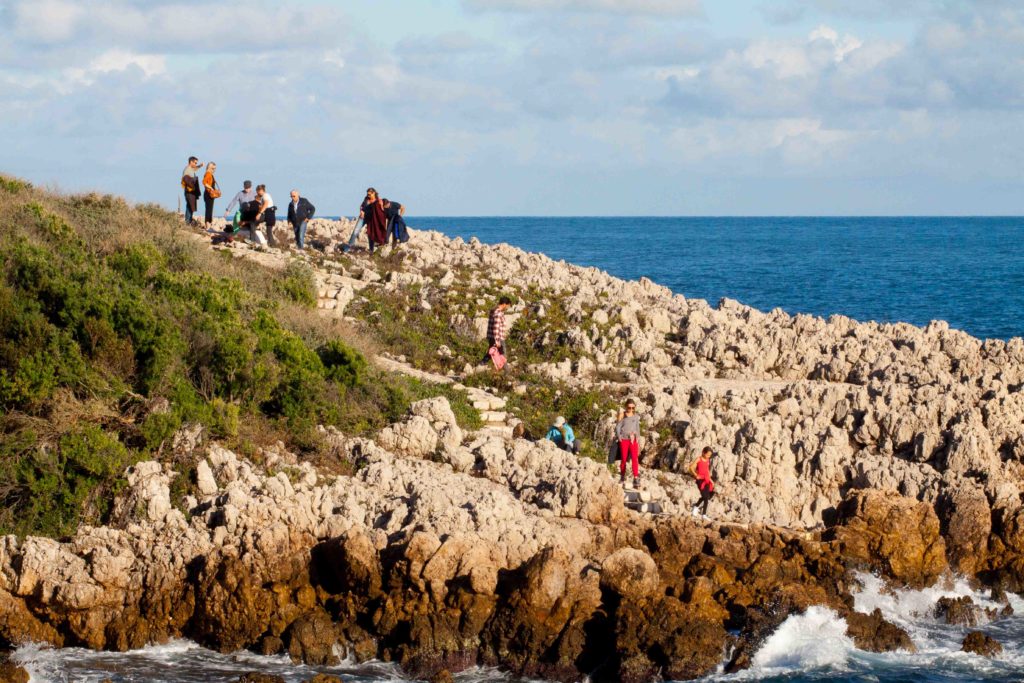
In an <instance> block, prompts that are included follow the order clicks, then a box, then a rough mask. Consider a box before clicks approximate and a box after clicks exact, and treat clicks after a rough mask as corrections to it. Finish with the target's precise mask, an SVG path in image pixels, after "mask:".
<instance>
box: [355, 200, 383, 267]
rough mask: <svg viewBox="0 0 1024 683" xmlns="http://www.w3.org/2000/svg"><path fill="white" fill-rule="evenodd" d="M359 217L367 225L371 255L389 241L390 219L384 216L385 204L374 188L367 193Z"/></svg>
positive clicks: (367, 237)
mask: <svg viewBox="0 0 1024 683" xmlns="http://www.w3.org/2000/svg"><path fill="white" fill-rule="evenodd" d="M359 217H360V218H362V219H363V223H365V224H366V239H367V240H369V242H370V253H371V254H372V253H373V250H374V248H375V247H376V246H378V245H381V246H383V245H384V244H385V243H386V242H387V241H388V219H387V217H386V216H385V215H384V203H383V202H382V201H381V199H380V195H378V194H377V190H375V189H373V188H372V187H371V188H370V189H368V190H367V191H366V199H364V200H363V205H362V206H360V207H359Z"/></svg>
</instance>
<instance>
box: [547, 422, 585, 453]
mask: <svg viewBox="0 0 1024 683" xmlns="http://www.w3.org/2000/svg"><path fill="white" fill-rule="evenodd" d="M545 438H547V440H548V441H554V442H555V445H556V446H558V447H559V448H561V449H562V450H563V451H569V452H570V453H572V454H573V455H579V453H580V442H579V441H577V440H576V435H575V434H573V433H572V427H570V426H569V425H568V424H567V423H566V421H565V418H564V417H562V416H561V415H559V416H558V417H556V418H555V422H554V424H552V425H551V429H549V430H548V435H547V437H545Z"/></svg>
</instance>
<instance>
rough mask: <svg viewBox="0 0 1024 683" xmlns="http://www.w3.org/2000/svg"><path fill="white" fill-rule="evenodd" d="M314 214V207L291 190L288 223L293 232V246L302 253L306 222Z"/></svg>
mask: <svg viewBox="0 0 1024 683" xmlns="http://www.w3.org/2000/svg"><path fill="white" fill-rule="evenodd" d="M314 213H316V207H315V206H313V205H312V204H310V203H309V200H308V199H306V198H305V197H301V196H299V191H298V190H292V201H291V202H289V204H288V223H289V224H290V225H291V226H292V230H294V231H295V246H296V247H297V248H298V249H299V251H302V250H303V249H305V248H306V222H307V221H308V220H309V219H310V218H312V217H313V214H314Z"/></svg>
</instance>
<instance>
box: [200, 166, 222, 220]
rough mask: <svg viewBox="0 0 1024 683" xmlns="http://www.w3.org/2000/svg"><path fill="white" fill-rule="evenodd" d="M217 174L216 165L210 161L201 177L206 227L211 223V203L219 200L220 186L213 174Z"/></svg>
mask: <svg viewBox="0 0 1024 683" xmlns="http://www.w3.org/2000/svg"><path fill="white" fill-rule="evenodd" d="M216 172H217V164H215V163H213V162H212V161H211V162H209V163H208V164H206V175H204V176H203V204H205V205H206V227H210V225H211V224H212V223H213V203H214V202H215V201H217V199H218V198H220V194H221V193H220V185H218V184H217V179H216V178H215V177H214V173H216Z"/></svg>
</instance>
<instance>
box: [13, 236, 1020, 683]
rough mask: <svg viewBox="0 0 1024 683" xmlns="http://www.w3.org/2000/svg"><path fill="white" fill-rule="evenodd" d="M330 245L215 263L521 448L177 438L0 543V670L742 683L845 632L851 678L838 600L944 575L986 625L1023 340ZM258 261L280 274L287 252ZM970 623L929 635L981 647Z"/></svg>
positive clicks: (1011, 498) (430, 408)
mask: <svg viewBox="0 0 1024 683" xmlns="http://www.w3.org/2000/svg"><path fill="white" fill-rule="evenodd" d="M348 227H349V226H348V224H346V223H344V222H331V221H324V220H315V221H313V224H312V226H311V228H310V231H309V235H308V237H307V240H308V241H309V242H310V243H313V244H315V245H316V246H318V247H319V248H320V249H322V253H320V254H314V255H312V256H306V257H301V258H300V257H297V256H296V255H295V254H294V253H293V252H290V251H288V250H287V249H276V248H275V249H264V248H254V247H251V246H249V245H245V244H232V245H225V246H223V247H221V248H219V249H220V253H221V255H222V256H223V258H226V259H230V260H232V261H244V262H246V263H251V264H252V265H253V267H255V268H259V269H265V270H266V272H268V273H275V272H276V273H281V272H289V271H290V270H294V269H295V268H296V267H297V266H296V264H297V263H298V264H299V266H300V267H303V268H308V270H309V274H310V277H311V278H312V279H313V284H314V291H315V301H313V302H310V308H309V309H308V315H310V316H317V317H319V318H327V319H333V320H335V321H337V322H338V324H339V325H342V326H343V328H342V329H344V330H346V331H347V333H348V334H351V335H352V336H353V337H356V336H358V337H360V338H362V339H364V340H371V341H372V343H373V344H375V345H376V346H375V349H376V351H377V352H379V353H380V354H381V355H383V354H387V356H388V359H389V360H386V361H382V362H385V363H390V364H392V365H394V366H401V367H402V368H404V369H405V371H406V372H409V373H420V375H421V376H422V377H424V378H426V380H427V381H428V382H429V381H432V380H431V378H433V380H434V381H436V382H437V383H438V384H437V386H439V387H440V386H447V385H444V384H443V382H446V381H447V382H451V383H452V384H455V383H458V385H459V386H462V387H466V388H467V389H468V390H486V391H488V392H490V393H491V394H493V395H500V396H502V397H504V398H507V399H508V401H509V404H510V408H511V409H510V411H509V415H508V416H507V421H508V424H509V426H510V427H511V426H512V425H513V424H520V425H522V426H521V427H520V428H519V429H518V430H516V431H515V433H524V434H525V436H526V437H530V436H533V437H534V438H533V439H531V438H521V437H517V436H514V435H513V430H512V429H509V430H507V431H504V430H495V429H487V428H482V427H481V425H480V424H475V425H471V426H468V425H466V424H465V420H463V424H461V425H460V419H459V416H458V415H457V414H456V410H455V409H454V408H455V407H456V406H454V405H453V403H452V400H454V399H451V397H450V395H449V396H443V395H441V393H440V392H438V395H436V396H430V397H426V398H422V399H420V400H417V401H414V402H412V403H411V404H410V405H409V407H408V409H407V411H405V413H404V414H403V415H401V416H399V417H398V418H397V419H396V420H395V421H393V422H391V423H389V424H387V425H384V426H383V427H382V428H380V429H375V430H373V431H372V432H370V433H364V434H359V435H356V434H349V433H346V432H345V431H343V430H340V429H338V428H337V427H335V426H331V425H318V426H317V427H316V433H317V434H318V435H319V437H318V438H319V439H320V443H321V444H322V450H323V451H324V452H326V453H329V454H330V458H329V462H327V463H325V462H324V461H322V460H321V461H317V462H314V461H313V460H312V459H310V458H307V457H304V455H303V453H301V452H296V450H294V449H289V448H287V447H285V445H284V444H283V443H282V444H277V445H275V444H264V445H261V446H258V447H256V448H254V449H252V450H251V452H249V453H246V454H242V453H240V452H238V451H237V450H232V449H231V448H228V447H226V446H225V443H224V440H223V439H220V438H217V437H216V436H215V435H211V434H210V433H209V431H208V430H206V429H203V428H201V427H199V426H196V425H186V426H183V427H182V428H181V429H179V430H178V431H177V432H176V433H175V434H174V436H173V439H169V440H168V442H167V444H166V445H165V446H163V447H161V449H159V450H158V451H157V452H155V453H154V455H155V457H153V458H151V459H145V460H142V461H140V462H135V463H133V464H132V465H131V467H130V468H129V469H128V470H127V472H126V474H125V476H124V483H123V486H121V487H120V488H119V490H118V492H117V494H116V499H115V501H114V503H113V505H112V506H111V509H110V510H109V513H108V514H107V515H106V516H105V518H104V519H103V521H104V524H103V525H102V526H90V525H82V526H80V527H79V528H77V530H76V531H75V532H74V533H73V534H72V535H70V536H68V537H65V538H59V539H57V538H46V537H41V536H31V535H30V536H25V537H19V536H15V535H9V536H6V537H4V538H3V539H2V543H0V603H2V605H3V608H2V613H0V639H2V640H3V641H5V642H7V643H19V642H23V641H25V640H32V641H36V642H44V643H51V644H53V645H55V646H70V645H82V646H86V647H90V648H96V649H114V650H125V649H130V648H137V647H141V646H143V645H145V644H147V643H152V642H162V641H165V640H167V639H169V638H174V637H186V638H190V639H193V640H195V641H197V642H199V643H201V644H203V645H206V646H209V647H213V648H216V649H220V650H224V651H232V650H237V649H242V648H248V649H253V650H255V651H258V652H263V653H267V654H272V653H282V652H283V653H287V654H289V655H290V656H291V657H292V658H293V659H294V660H296V661H303V662H307V663H310V664H314V665H315V664H328V663H334V662H337V661H339V659H341V658H344V657H352V658H355V659H357V660H363V659H370V658H379V659H383V660H386V661H395V662H398V663H399V664H401V666H402V667H403V668H404V669H405V670H406V671H407V672H408V673H409V674H410V675H412V676H415V677H418V678H430V677H433V676H438V675H441V674H442V672H444V671H446V670H447V671H459V670H462V669H465V668H468V667H472V666H476V665H480V664H483V665H493V666H500V667H502V668H504V669H506V670H509V671H511V672H513V673H516V674H519V675H523V676H529V677H537V678H544V679H550V680H565V681H570V680H580V679H581V678H583V677H584V676H590V678H591V680H624V681H647V680H653V679H656V678H658V677H663V678H666V679H688V678H695V677H699V676H702V675H706V674H708V673H711V672H714V671H715V670H716V669H717V668H718V667H719V666H722V665H724V666H725V667H726V669H727V670H735V669H740V668H744V667H745V666H748V665H749V663H750V658H751V657H752V656H753V654H754V653H755V652H756V650H757V647H758V645H759V644H760V642H761V641H762V640H763V639H764V638H765V637H766V636H767V635H769V634H770V633H771V632H772V631H773V630H774V629H775V628H776V627H777V626H778V624H780V623H781V622H782V621H783V620H785V618H786V617H787V616H789V615H790V614H793V613H798V612H800V611H802V610H805V609H806V608H807V607H809V606H811V605H824V606H827V607H829V608H831V609H833V610H835V611H836V612H837V613H838V614H839V615H841V616H842V617H844V618H845V619H846V622H847V624H848V632H849V634H850V636H851V637H852V638H853V639H854V642H855V643H856V644H857V646H858V647H861V648H863V649H867V650H873V651H888V650H894V649H912V648H913V643H912V642H911V640H910V638H909V636H908V635H907V634H906V633H905V632H903V631H902V630H901V629H900V628H898V627H897V626H895V625H893V624H890V623H888V622H886V621H885V620H884V618H883V617H882V615H881V613H879V612H878V611H876V612H874V613H873V614H862V613H858V612H856V611H854V608H853V604H854V601H853V598H852V593H853V592H854V591H855V590H856V588H857V579H856V576H857V572H860V571H870V572H875V573H878V574H879V575H881V576H883V577H885V578H886V579H887V580H888V581H890V582H891V584H892V585H893V586H894V587H901V586H910V587H923V586H929V585H933V584H934V583H936V582H940V581H945V580H947V579H948V577H949V576H951V575H952V574H953V573H956V574H959V575H963V576H967V577H971V578H973V579H975V580H976V581H978V582H980V583H982V584H984V585H986V586H989V587H991V588H992V591H993V597H994V598H995V599H996V600H997V601H1004V602H1005V592H1007V591H1011V592H1019V591H1020V590H1022V584H1021V582H1022V577H1024V564H1022V560H1024V517H1022V511H1021V507H1022V506H1021V497H1020V490H1021V481H1022V471H1021V458H1022V457H1024V441H1022V436H1024V394H1022V393H1021V387H1022V385H1024V379H1022V375H1024V343H1022V341H1021V340H1020V339H1014V340H1011V341H1010V342H1002V341H994V340H989V341H986V342H980V341H979V340H976V339H974V338H972V337H970V336H969V335H966V334H964V333H962V332H959V331H956V330H950V329H949V328H948V326H947V325H945V324H944V323H941V322H936V323H932V324H931V325H929V326H928V327H926V328H918V327H914V326H910V325H905V324H894V325H889V324H886V325H882V324H876V323H858V322H855V321H852V320H850V319H848V318H844V317H840V316H834V317H831V318H829V319H827V320H823V319H820V318H815V317H810V316H802V315H797V316H790V315H788V314H785V313H784V312H782V311H778V310H776V311H772V312H768V313H764V312H760V311H756V310H754V309H751V308H749V307H746V306H743V305H741V304H739V303H736V302H732V301H728V300H725V301H722V302H720V303H718V305H717V306H714V307H712V306H710V305H709V304H708V303H707V302H704V301H700V300H690V299H686V298H685V297H683V296H681V295H678V294H673V293H672V292H670V291H669V290H667V289H666V288H664V287H661V286H659V285H657V284H655V283H653V282H650V281H648V280H645V279H641V280H640V281H638V282H628V281H623V280H620V279H617V278H614V277H612V276H610V275H608V274H606V273H603V272H601V271H599V270H597V269H593V268H584V267H579V266H575V265H572V264H567V263H564V262H556V261H553V260H551V259H549V258H547V257H546V256H544V255H540V254H529V253H525V252H523V251H521V250H518V249H515V248H513V247H510V246H508V245H496V246H490V245H484V244H480V243H478V242H476V241H475V240H471V241H470V242H464V241H462V240H460V239H449V238H447V237H445V236H444V235H442V234H440V233H433V232H419V231H414V232H413V239H412V241H411V242H409V243H408V244H406V245H403V246H402V247H400V248H399V249H397V250H395V251H393V252H389V253H387V254H384V255H379V256H376V257H372V258H371V257H370V256H368V255H366V254H365V253H357V254H355V255H341V254H338V253H337V252H336V249H335V247H336V246H337V245H338V244H339V243H340V242H341V241H343V240H344V239H346V238H347V236H348ZM275 237H276V240H275V243H276V244H278V245H282V246H285V247H286V246H287V244H288V241H289V238H288V234H287V230H286V229H285V230H281V229H280V228H279V231H278V233H277V234H276V235H275ZM174 239H176V240H180V241H181V242H182V243H185V244H191V245H200V246H201V248H203V249H207V248H208V246H207V245H208V244H209V236H208V235H206V234H201V233H196V232H189V231H187V230H185V229H183V228H181V229H178V231H177V236H176V237H175V238H174ZM500 294H507V295H509V296H511V297H513V298H514V300H515V302H516V303H515V305H514V306H513V308H512V309H511V313H512V314H513V315H510V316H509V319H510V322H511V323H512V334H511V344H510V346H511V354H510V357H511V360H512V363H513V365H512V367H511V368H510V371H509V372H508V373H507V374H505V375H500V376H495V375H494V374H493V373H491V372H490V371H487V370H484V371H483V372H481V371H480V368H478V367H475V365H476V362H477V359H478V358H479V356H480V355H482V352H483V344H482V343H481V342H480V337H481V335H482V330H481V321H482V320H483V321H484V322H485V320H486V318H485V316H486V310H487V309H488V307H489V306H491V305H493V303H494V299H495V298H496V297H497V296H499V295H500ZM368 343H369V342H368ZM366 352H367V353H371V352H373V350H372V349H369V350H367V351H366ZM626 397H632V398H634V400H635V401H636V402H637V403H638V407H639V413H640V415H641V417H642V420H643V422H642V429H643V432H644V439H643V444H642V447H643V452H644V461H643V465H644V471H643V472H642V477H641V480H642V484H641V489H642V490H644V491H646V492H647V493H648V494H649V495H651V496H653V497H654V498H656V499H658V500H661V501H663V502H664V505H663V508H662V510H663V511H662V513H661V514H657V515H651V514H644V513H640V512H636V511H634V510H631V509H629V508H627V507H626V506H625V505H624V496H623V491H622V488H621V487H620V486H619V484H618V477H617V473H616V474H615V475H613V474H611V473H610V472H609V467H608V465H607V446H608V444H609V443H610V442H611V437H612V429H613V426H614V406H615V405H617V404H619V403H621V401H622V400H624V399H625V398H626ZM147 406H148V407H147V408H146V410H154V411H157V410H166V408H165V407H161V406H160V405H159V403H158V402H154V401H152V400H151V401H150V402H149V403H148V404H147ZM556 406H557V407H558V408H560V409H562V410H564V411H566V412H569V411H568V409H569V408H572V410H573V411H575V414H574V415H567V417H570V420H571V421H573V422H575V423H576V424H579V425H581V426H582V428H578V429H577V433H578V434H579V435H580V436H581V437H582V438H583V439H584V440H585V442H587V443H589V450H588V453H587V455H588V456H589V457H577V456H573V455H571V454H568V453H566V452H564V451H561V450H559V449H558V448H556V447H555V446H554V445H553V444H551V443H549V442H546V441H543V440H536V438H537V437H539V436H542V434H538V433H537V431H538V428H540V427H543V426H544V425H545V424H549V423H545V422H543V421H542V420H550V419H551V417H552V416H551V415H550V414H548V415H541V413H544V412H546V410H547V409H548V408H551V407H556ZM517 411H518V415H516V412H517ZM140 419H141V418H140ZM705 445H710V446H712V447H713V448H714V449H715V450H716V452H717V453H718V455H717V457H716V460H715V463H714V470H713V471H714V475H715V479H716V482H717V483H718V487H717V491H718V495H717V496H716V498H715V500H714V501H713V503H712V506H711V513H712V517H713V519H712V521H705V520H701V519H697V518H694V517H691V516H690V515H689V512H688V511H689V508H690V507H691V506H692V505H693V504H694V503H695V502H696V500H697V497H698V495H697V490H696V487H695V486H694V484H693V482H692V479H691V478H690V477H689V476H688V475H686V474H685V472H686V470H687V468H688V466H689V464H690V462H691V461H692V459H693V457H695V454H696V453H697V452H698V451H699V450H700V448H701V447H703V446H705ZM180 463H188V464H189V465H188V467H187V468H184V469H183V468H182V467H180ZM182 478H185V479H187V480H188V481H187V484H188V485H187V486H184V487H183V486H182ZM966 600H967V602H963V601H960V602H957V603H956V604H942V605H937V606H936V608H937V610H940V611H941V612H942V613H943V614H944V615H945V617H946V618H947V619H949V620H950V621H956V622H957V623H971V624H976V623H977V622H978V621H984V620H986V619H991V618H993V617H995V616H996V615H995V614H992V613H986V612H985V611H983V610H981V609H980V608H978V607H976V606H974V605H972V604H969V599H966ZM1007 608H1008V605H1007ZM975 640H977V638H975ZM982 645H984V646H991V644H990V643H982Z"/></svg>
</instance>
